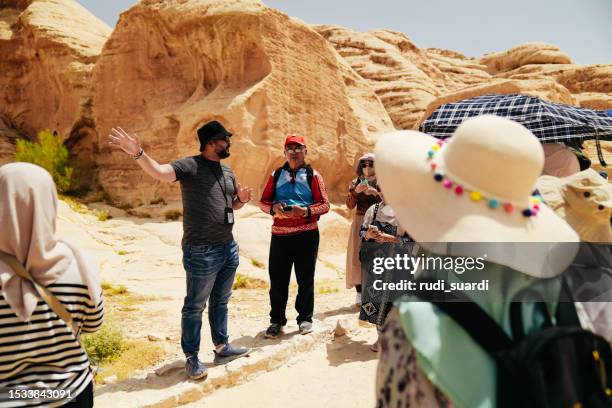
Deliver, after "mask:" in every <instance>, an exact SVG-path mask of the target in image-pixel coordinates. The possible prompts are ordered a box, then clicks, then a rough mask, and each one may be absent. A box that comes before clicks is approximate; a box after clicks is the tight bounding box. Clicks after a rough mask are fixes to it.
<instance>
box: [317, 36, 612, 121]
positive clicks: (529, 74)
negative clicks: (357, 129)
mask: <svg viewBox="0 0 612 408" xmlns="http://www.w3.org/2000/svg"><path fill="white" fill-rule="evenodd" d="M315 29H316V30H317V31H318V32H319V33H320V34H321V35H322V36H323V37H325V38H326V39H328V41H330V43H331V44H333V45H334V47H335V48H336V49H337V50H338V52H339V53H340V55H342V56H343V57H344V58H345V59H346V61H347V62H348V63H349V64H350V65H351V67H353V69H354V70H355V71H356V72H357V73H358V74H359V75H361V76H362V77H363V78H364V79H365V80H367V81H368V83H369V84H370V86H371V87H372V88H373V89H374V90H375V91H376V93H377V94H378V95H379V96H380V98H381V101H382V102H383V104H384V105H385V108H386V109H387V111H388V112H389V114H390V116H391V118H392V119H393V123H394V124H395V126H396V127H398V128H403V129H409V128H414V127H418V125H419V124H420V123H421V121H422V120H424V118H426V117H427V116H429V114H431V112H433V110H434V109H435V108H436V107H437V106H439V105H440V104H442V103H446V102H450V101H456V100H460V99H463V98H470V97H474V96H478V95H483V94H485V93H525V94H528V95H534V96H538V97H542V98H544V99H547V100H551V101H555V102H561V103H566V104H570V105H579V106H583V107H587V108H593V109H612V65H589V66H578V65H574V64H572V61H571V59H570V57H569V56H568V55H567V54H566V53H564V52H563V51H561V50H560V49H559V48H558V47H555V46H553V45H549V44H544V43H526V44H521V45H519V46H516V47H513V48H511V49H509V50H507V51H504V52H498V53H493V54H488V55H485V56H483V57H481V58H468V57H466V56H464V55H462V54H460V53H457V52H454V51H449V50H442V49H436V48H428V49H424V50H421V49H419V48H417V47H416V45H414V44H413V43H412V42H411V41H410V40H409V39H408V38H407V37H406V36H405V35H403V34H402V33H397V32H391V31H386V30H377V31H371V32H367V33H359V32H355V31H352V30H349V29H346V28H343V27H338V26H329V25H320V26H315Z"/></svg>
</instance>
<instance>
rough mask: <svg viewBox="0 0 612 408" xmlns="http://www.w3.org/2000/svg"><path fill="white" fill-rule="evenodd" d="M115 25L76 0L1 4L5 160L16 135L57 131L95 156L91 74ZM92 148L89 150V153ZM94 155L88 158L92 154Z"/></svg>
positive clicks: (0, 117)
mask: <svg viewBox="0 0 612 408" xmlns="http://www.w3.org/2000/svg"><path fill="white" fill-rule="evenodd" d="M110 33H111V29H110V28H109V27H107V26H106V25H105V24H104V23H102V22H101V21H100V20H98V19H97V18H96V17H95V16H94V15H93V14H91V13H90V12H89V11H87V10H86V9H85V8H83V7H82V6H80V5H79V4H78V3H77V2H76V1H73V0H34V1H5V2H3V3H2V7H1V8H0V56H1V58H0V72H2V75H0V162H4V161H8V160H10V159H11V158H12V156H13V154H14V149H15V148H14V140H15V139H16V137H18V136H19V137H24V138H28V139H32V138H34V137H35V135H36V134H37V133H38V132H39V131H40V130H42V129H51V130H56V131H57V132H58V133H59V134H61V135H63V136H64V137H66V138H70V140H68V141H67V143H68V145H69V146H70V147H71V148H74V151H75V152H77V151H78V152H79V153H80V156H81V158H82V159H83V160H85V161H88V162H91V160H92V154H93V152H92V138H91V136H90V137H89V138H87V137H85V138H84V136H86V134H84V133H81V128H82V127H83V124H85V123H88V122H89V121H90V120H91V110H90V107H91V99H90V90H89V88H90V79H91V72H92V70H93V67H94V65H95V63H96V60H97V57H98V55H99V54H100V52H101V50H102V46H103V45H104V43H105V42H106V40H107V38H108V37H109V36H110ZM85 152H88V154H84V153H85ZM86 156H88V157H86Z"/></svg>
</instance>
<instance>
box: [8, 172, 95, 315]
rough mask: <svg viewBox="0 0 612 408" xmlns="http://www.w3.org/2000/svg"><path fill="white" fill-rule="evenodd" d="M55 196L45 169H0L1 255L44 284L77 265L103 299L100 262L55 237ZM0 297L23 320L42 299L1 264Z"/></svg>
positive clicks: (53, 185)
mask: <svg viewBox="0 0 612 408" xmlns="http://www.w3.org/2000/svg"><path fill="white" fill-rule="evenodd" d="M57 206H58V201H57V192H56V190H55V184H54V183H53V180H52V179H51V176H50V175H49V173H47V172H46V171H45V170H44V169H43V168H42V167H39V166H35V165H33V164H29V163H10V164H5V165H4V166H1V167H0V228H1V233H0V251H3V252H6V253H8V254H9V255H14V256H15V257H16V258H17V260H18V261H19V262H21V264H22V265H24V266H25V269H26V270H27V271H28V272H30V274H31V275H32V277H33V278H34V280H36V281H37V282H38V283H39V284H41V285H43V286H48V285H50V284H52V283H53V282H55V281H57V280H58V279H59V277H60V276H62V274H63V273H64V272H66V270H67V269H68V268H69V266H70V265H71V263H72V262H73V261H75V262H76V266H77V268H78V270H79V274H80V276H81V278H82V281H83V283H84V284H86V285H87V287H88V289H89V295H90V297H91V299H92V300H93V301H94V302H95V304H98V303H99V301H100V290H101V289H100V277H99V273H98V267H97V264H96V262H94V261H93V260H92V259H90V258H88V257H87V256H86V255H85V254H84V253H82V252H81V251H80V250H79V249H78V248H76V247H75V246H73V245H71V244H68V243H67V242H65V241H62V240H59V239H58V238H57V237H56V235H55V232H56V228H55V226H56V224H55V222H56V218H57ZM0 284H1V285H2V289H1V291H0V293H1V294H2V295H3V296H4V298H5V299H6V301H7V302H8V304H9V305H10V306H11V309H12V310H13V312H14V313H15V314H16V315H17V316H18V317H19V319H21V320H22V321H27V320H29V319H30V317H31V316H32V313H33V312H34V309H35V308H36V303H37V302H38V299H39V296H38V295H37V293H36V289H34V286H33V285H32V284H31V283H30V282H28V281H26V280H24V279H22V278H21V277H19V276H17V275H16V274H15V273H14V272H13V270H12V269H11V268H10V267H9V266H8V265H6V264H5V263H3V262H1V261H0Z"/></svg>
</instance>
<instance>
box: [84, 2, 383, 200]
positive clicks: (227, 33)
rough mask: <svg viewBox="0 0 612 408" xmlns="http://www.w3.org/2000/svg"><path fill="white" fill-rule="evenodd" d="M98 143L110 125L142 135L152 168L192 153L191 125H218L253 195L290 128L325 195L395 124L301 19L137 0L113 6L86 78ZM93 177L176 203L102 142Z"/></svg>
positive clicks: (171, 192)
mask: <svg viewBox="0 0 612 408" xmlns="http://www.w3.org/2000/svg"><path fill="white" fill-rule="evenodd" d="M92 83H93V89H94V92H93V101H94V104H93V116H94V120H95V124H96V129H97V132H98V139H97V142H98V144H99V145H100V146H103V145H104V144H105V139H106V136H107V135H108V133H109V131H110V129H111V127H113V126H118V125H120V126H122V127H123V128H124V129H126V130H127V131H129V132H135V133H137V134H138V136H139V137H140V139H141V141H142V144H143V146H144V148H145V149H146V150H147V153H148V154H149V155H150V156H152V157H154V158H155V159H156V160H158V161H159V162H161V163H167V162H170V161H172V160H176V159H178V158H181V157H184V156H188V155H194V154H198V153H199V152H198V147H199V142H198V141H197V137H196V130H197V129H198V128H199V127H200V126H201V125H202V124H203V123H205V122H207V121H210V120H213V119H214V120H219V121H220V122H222V123H223V124H224V125H225V126H226V127H227V128H228V129H229V130H230V131H231V132H232V133H233V134H234V136H233V137H232V147H231V153H232V155H231V157H230V158H229V159H227V160H225V162H226V163H227V164H229V165H230V166H231V167H232V168H233V169H234V171H235V173H236V175H237V177H238V180H239V181H240V182H241V183H243V184H246V185H249V186H251V187H254V188H255V190H256V191H255V193H256V195H257V194H259V193H260V191H261V188H262V187H263V185H264V184H265V181H266V180H267V177H268V176H269V175H270V173H271V172H272V170H273V169H274V168H276V167H277V166H278V165H280V164H281V163H282V162H283V161H284V159H283V158H282V156H281V151H282V143H283V141H284V137H285V135H286V134H287V133H289V132H295V133H299V134H303V135H304V136H306V138H307V143H308V150H309V153H308V156H307V160H308V161H309V162H310V163H312V164H313V166H314V167H315V168H316V169H317V170H319V171H320V172H321V173H322V174H323V175H324V176H325V182H326V184H327V187H328V190H329V192H330V193H331V197H332V199H336V200H339V199H341V195H343V194H345V193H346V191H345V190H346V186H347V184H348V182H349V180H350V178H351V177H352V172H353V170H352V169H353V164H354V161H355V160H356V158H357V157H358V156H359V155H361V154H362V153H363V152H365V151H367V150H369V149H371V147H372V146H373V143H374V142H375V140H376V135H378V134H380V133H382V132H385V131H389V130H392V129H393V126H392V123H391V120H390V118H389V116H388V114H387V112H386V111H385V109H384V106H383V105H382V104H381V102H380V100H379V99H378V97H377V96H376V94H375V93H373V92H372V91H371V90H370V89H369V87H368V85H367V83H366V82H365V81H364V80H363V79H362V78H360V77H359V76H358V75H357V74H355V72H354V71H353V70H352V69H351V68H350V67H349V66H348V64H347V63H346V62H345V61H344V60H342V58H341V57H339V56H338V54H337V53H336V51H335V50H334V49H333V48H332V47H331V46H330V44H329V43H328V42H327V41H325V39H323V38H322V37H321V36H319V35H318V34H317V33H316V32H315V31H313V30H312V29H311V28H309V27H308V26H306V25H305V24H304V23H302V22H300V21H298V20H294V19H291V18H289V17H288V16H286V15H284V14H282V13H280V12H278V11H276V10H273V9H270V8H267V7H266V6H264V5H263V4H262V3H260V2H259V1H240V2H223V1H195V0H192V1H178V0H177V1H145V2H141V3H140V4H138V5H136V6H134V7H133V8H131V9H130V10H128V11H127V12H125V13H123V14H122V16H121V18H120V20H119V22H118V24H117V27H116V28H115V31H114V32H113V34H112V36H111V38H110V39H109V41H108V42H107V43H106V45H105V47H104V50H103V52H102V55H101V57H100V59H99V61H98V63H97V65H96V68H95V71H94V75H93V82H92ZM96 160H97V163H98V165H99V179H100V182H101V183H102V185H103V186H104V187H105V188H106V189H107V191H108V192H109V193H110V194H111V196H113V197H115V198H117V199H120V200H122V201H128V202H131V203H133V204H137V203H138V202H141V203H148V202H149V201H150V200H151V199H153V198H156V197H164V198H165V199H166V200H172V199H178V198H179V191H178V186H177V185H176V183H175V184H161V183H157V182H155V181H153V180H152V179H151V178H150V177H149V176H147V175H146V174H144V173H143V172H142V170H140V168H139V167H138V166H137V165H136V164H135V163H134V162H133V161H132V160H131V159H130V158H129V157H128V156H127V155H125V154H124V153H123V152H120V151H116V150H111V149H110V148H108V147H104V148H102V149H101V151H100V154H99V155H98V156H97V159H96Z"/></svg>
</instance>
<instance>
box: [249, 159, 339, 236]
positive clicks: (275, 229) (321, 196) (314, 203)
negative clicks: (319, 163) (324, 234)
mask: <svg viewBox="0 0 612 408" xmlns="http://www.w3.org/2000/svg"><path fill="white" fill-rule="evenodd" d="M276 171H279V170H276ZM280 171H281V172H282V173H281V174H280V176H279V177H278V181H277V182H276V187H275V186H274V173H272V174H271V175H270V177H269V178H268V182H267V183H266V186H265V188H264V191H263V194H262V196H261V200H260V202H259V208H261V210H262V211H263V212H265V213H267V214H272V206H273V205H274V204H277V203H280V202H285V203H287V204H288V205H299V206H301V207H306V208H307V209H308V211H309V212H308V214H307V216H306V217H301V218H274V223H273V224H272V235H292V234H299V233H301V232H304V231H311V230H316V229H318V225H317V221H318V219H319V217H320V216H321V215H323V214H325V213H327V212H328V211H329V208H330V206H329V199H328V197H327V191H326V190H325V184H324V183H323V178H322V177H321V175H320V174H319V173H318V172H317V171H314V170H313V177H312V185H311V186H308V185H307V184H308V183H307V181H306V180H307V177H306V169H305V168H304V167H302V168H300V169H299V170H298V171H297V172H296V174H295V175H293V177H292V175H291V174H290V173H289V172H288V171H286V170H280Z"/></svg>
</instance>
